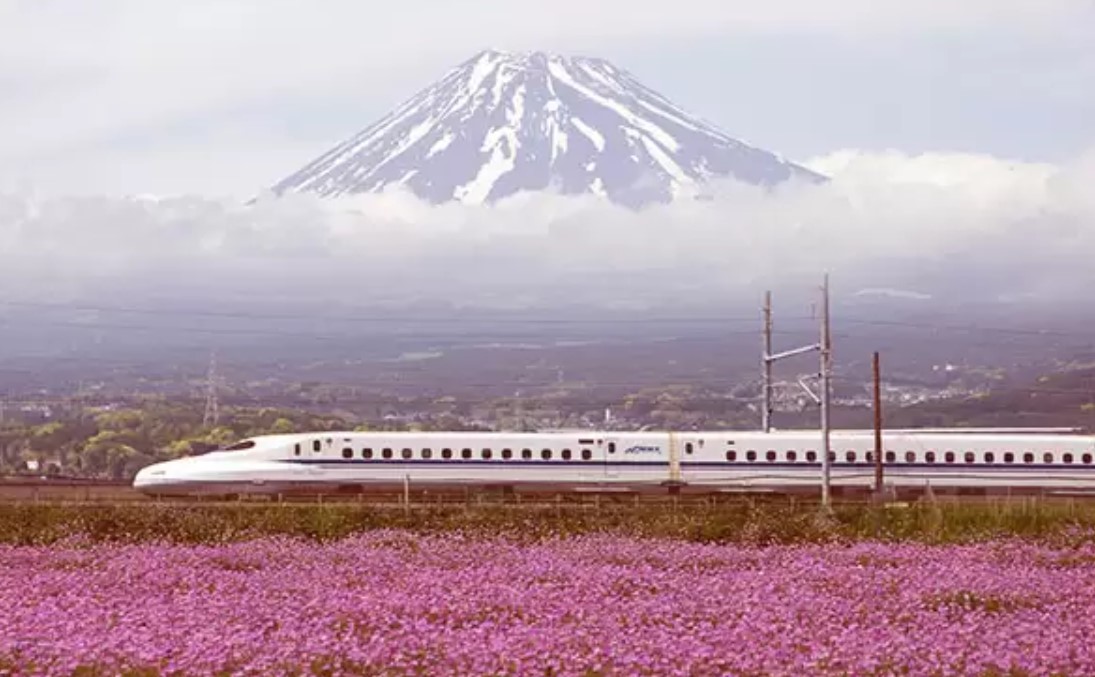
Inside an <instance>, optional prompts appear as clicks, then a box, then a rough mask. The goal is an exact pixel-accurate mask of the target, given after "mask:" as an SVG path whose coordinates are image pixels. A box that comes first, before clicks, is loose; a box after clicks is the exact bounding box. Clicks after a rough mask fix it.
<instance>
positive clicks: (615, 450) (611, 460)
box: [601, 436, 623, 479]
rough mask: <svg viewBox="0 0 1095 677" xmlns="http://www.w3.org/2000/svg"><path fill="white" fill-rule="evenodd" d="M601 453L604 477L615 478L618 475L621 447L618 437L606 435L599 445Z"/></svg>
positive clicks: (621, 454)
mask: <svg viewBox="0 0 1095 677" xmlns="http://www.w3.org/2000/svg"><path fill="white" fill-rule="evenodd" d="M601 455H602V459H603V462H604V467H605V479H616V478H618V477H619V476H620V461H621V459H622V456H623V449H621V448H620V440H619V438H616V437H613V436H608V437H606V438H604V441H603V444H602V445H601Z"/></svg>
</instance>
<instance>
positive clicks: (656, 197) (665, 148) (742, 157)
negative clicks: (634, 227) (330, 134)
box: [273, 49, 822, 207]
mask: <svg viewBox="0 0 1095 677" xmlns="http://www.w3.org/2000/svg"><path fill="white" fill-rule="evenodd" d="M712 177H734V178H737V179H739V180H741V181H745V182H748V183H753V184H760V185H773V184H776V183H779V182H782V181H785V180H787V179H790V178H792V177H799V178H804V179H806V180H811V181H817V180H822V177H820V176H819V175H817V174H814V173H813V172H811V171H809V170H807V169H804V168H802V167H799V166H797V165H794V164H792V163H789V162H787V161H785V160H782V159H781V158H779V157H778V156H776V155H773V154H771V153H768V152H766V151H763V150H760V149H757V148H753V147H751V146H748V145H746V144H745V143H742V142H741V141H737V140H735V139H733V138H731V137H730V136H728V135H727V134H726V133H725V132H723V131H721V130H719V129H718V128H716V127H714V126H712V125H711V124H709V123H707V122H704V121H702V120H700V119H698V118H696V117H695V116H693V115H690V114H689V113H686V112H685V111H683V110H681V109H680V108H679V107H677V106H676V105H674V104H673V103H671V102H670V101H668V100H667V99H666V98H665V97H663V96H661V95H659V94H657V93H656V92H654V91H652V90H650V89H649V88H647V87H646V86H644V85H643V84H641V83H640V82H639V81H638V80H637V79H636V78H635V77H634V76H632V75H631V74H630V73H628V72H627V71H624V70H622V69H620V68H617V67H616V66H613V65H612V64H611V63H609V62H608V61H605V60H604V59H598V58H593V57H564V56H560V55H555V54H548V53H545V52H504V51H499V50H493V49H491V50H485V51H483V52H480V53H479V54H477V55H475V56H474V57H472V58H471V59H468V60H467V61H465V62H464V63H462V64H460V65H458V66H457V67H456V68H454V69H452V70H451V71H449V72H448V73H447V74H446V75H445V76H444V77H442V78H441V80H439V81H438V82H436V83H435V84H433V85H431V86H430V87H428V88H426V89H424V90H422V91H420V92H419V93H418V94H416V95H414V96H413V97H411V98H410V99H409V100H407V101H405V102H404V103H403V104H401V105H400V106H399V107H397V108H396V109H395V110H394V111H393V112H391V113H389V114H388V115H387V116H385V117H384V118H382V119H381V120H379V121H378V122H376V123H375V124H373V125H371V126H370V127H368V128H366V129H364V130H363V131H361V132H359V133H358V134H356V135H355V136H353V137H352V138H350V139H349V140H347V141H345V142H344V143H341V144H339V145H338V146H336V147H335V148H333V149H332V150H330V151H329V152H327V153H325V154H324V155H322V156H321V157H319V158H318V159H316V160H314V161H313V162H311V163H309V164H308V165H307V166H305V167H304V168H302V169H301V170H300V171H298V172H296V173H295V174H293V175H291V176H289V177H287V178H286V179H284V180H283V181H281V182H280V183H278V184H277V185H276V186H274V188H273V191H274V192H275V193H277V194H284V193H286V192H307V193H318V194H319V195H322V196H327V197H338V196H345V195H352V194H356V193H365V192H378V191H381V190H384V189H385V188H386V187H388V186H392V185H402V186H406V187H407V188H409V189H410V190H411V191H412V192H414V193H415V194H416V195H418V196H419V197H421V198H423V199H426V200H429V201H430V202H434V203H440V202H446V201H449V200H458V201H461V202H464V203H469V204H480V203H485V202H493V201H495V200H498V199H501V198H504V197H507V196H509V195H513V194H514V193H517V192H520V191H534V190H543V189H549V188H550V189H554V190H557V191H559V192H561V193H564V194H578V193H593V194H598V195H603V196H605V197H607V198H609V199H610V200H612V201H613V202H617V203H619V204H624V205H627V206H632V207H638V206H641V205H644V204H648V203H650V202H661V201H667V200H670V199H672V198H674V197H677V196H679V195H682V194H687V193H689V192H694V191H695V189H696V188H697V187H698V186H699V185H700V184H702V183H703V182H704V181H705V180H707V179H709V178H712Z"/></svg>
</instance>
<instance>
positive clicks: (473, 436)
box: [134, 430, 1095, 495]
mask: <svg viewBox="0 0 1095 677" xmlns="http://www.w3.org/2000/svg"><path fill="white" fill-rule="evenodd" d="M820 443H821V436H820V434H819V433H818V432H817V431H812V430H811V431H780V432H769V433H765V432H750V431H688V432H671V431H648V432H610V431H575V432H546V433H504V432H421V433H415V432H317V433H299V434H292V435H265V436H257V437H252V438H249V439H246V440H243V441H241V442H239V443H237V444H234V445H231V446H229V447H227V448H225V449H222V450H217V451H213V452H209V453H207V454H203V455H200V456H194V457H188V458H181V459H176V460H173V461H167V462H164V463H157V464H154V465H151V466H149V467H147V468H144V469H143V470H141V471H140V472H139V473H138V474H137V477H136V478H135V480H134V487H135V488H137V489H138V490H140V491H142V492H145V493H147V494H155V495H198V494H229V493H235V494H238V493H278V492H286V491H294V490H307V491H316V490H326V489H331V488H337V487H346V486H360V487H362V488H369V487H375V488H380V487H391V486H404V485H406V484H412V485H414V486H415V487H418V488H423V487H439V488H440V487H454V486H477V485H491V486H511V487H542V488H548V487H550V488H556V489H570V490H581V489H593V490H612V489H625V490H644V489H652V488H659V487H674V488H678V489H680V488H683V489H687V490H696V491H735V490H743V489H745V490H748V489H772V490H793V489H809V488H811V487H817V486H818V481H819V475H820V470H821V455H820V451H819V449H820V446H821V444H820ZM874 444H875V442H874V435H873V432H871V431H835V432H833V434H832V436H831V442H830V452H829V453H830V467H831V478H832V485H833V486H834V487H837V488H841V487H843V488H849V489H859V488H868V487H870V486H871V485H872V483H873V481H874V458H873V454H874ZM883 454H884V456H883V462H884V465H885V473H886V483H887V484H888V485H892V486H894V487H895V488H898V489H915V488H921V489H923V488H925V487H927V486H929V485H930V486H933V487H937V488H954V489H1005V490H1006V489H1017V490H1031V489H1043V490H1068V491H1084V490H1091V489H1095V437H1092V436H1088V435H1079V434H1074V433H1062V432H1046V431H1023V432H1017V431H1005V430H996V431H962V430H951V431H886V432H885V433H884V435H883Z"/></svg>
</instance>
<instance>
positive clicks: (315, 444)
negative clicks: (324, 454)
mask: <svg viewBox="0 0 1095 677" xmlns="http://www.w3.org/2000/svg"><path fill="white" fill-rule="evenodd" d="M319 450H320V445H319V440H312V451H319Z"/></svg>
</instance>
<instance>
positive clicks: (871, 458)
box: [865, 451, 874, 463]
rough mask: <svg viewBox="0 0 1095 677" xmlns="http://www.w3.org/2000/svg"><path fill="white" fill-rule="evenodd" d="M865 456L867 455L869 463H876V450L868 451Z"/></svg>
mask: <svg viewBox="0 0 1095 677" xmlns="http://www.w3.org/2000/svg"><path fill="white" fill-rule="evenodd" d="M865 456H866V457H867V462H868V463H874V452H873V451H868V452H867V453H866V454H865Z"/></svg>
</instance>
